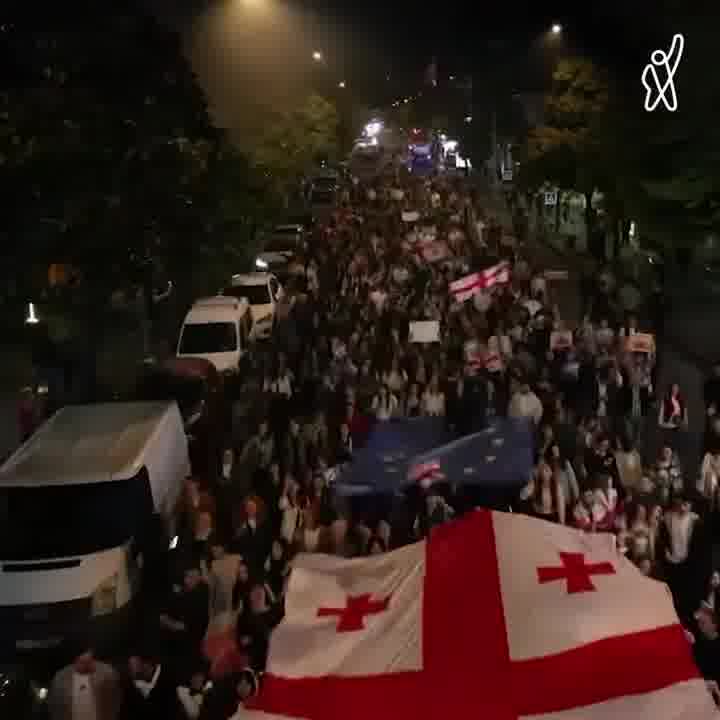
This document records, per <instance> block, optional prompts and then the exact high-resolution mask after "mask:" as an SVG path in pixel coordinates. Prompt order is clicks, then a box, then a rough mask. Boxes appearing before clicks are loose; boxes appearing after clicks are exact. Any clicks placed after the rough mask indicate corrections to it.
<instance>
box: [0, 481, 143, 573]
mask: <svg viewBox="0 0 720 720" xmlns="http://www.w3.org/2000/svg"><path fill="white" fill-rule="evenodd" d="M152 511H153V510H152V496H151V495H150V486H149V483H148V481H147V474H146V473H145V472H144V471H143V472H141V473H139V474H138V475H137V476H135V477H134V478H131V479H129V480H120V481H111V482H102V483H90V484H82V485H54V486H44V487H11V488H7V487H5V488H0V561H7V560H11V561H13V560H14V561H28V560H47V559H53V558H61V557H75V556H78V555H88V554H90V553H94V552H100V551H102V550H110V549H111V548H116V547H120V546H121V545H123V544H124V543H126V542H127V541H128V540H130V538H132V537H133V536H135V535H136V534H137V533H138V531H139V530H140V529H141V526H140V522H141V520H142V519H143V518H145V517H150V516H151V515H152Z"/></svg>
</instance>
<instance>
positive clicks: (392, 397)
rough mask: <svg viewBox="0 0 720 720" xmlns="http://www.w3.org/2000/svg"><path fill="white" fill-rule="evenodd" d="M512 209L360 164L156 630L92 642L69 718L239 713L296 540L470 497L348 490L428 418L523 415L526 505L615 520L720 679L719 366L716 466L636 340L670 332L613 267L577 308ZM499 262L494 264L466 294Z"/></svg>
mask: <svg viewBox="0 0 720 720" xmlns="http://www.w3.org/2000/svg"><path fill="white" fill-rule="evenodd" d="M515 219H516V222H515V224H514V228H512V227H508V226H507V225H505V226H504V225H503V224H502V223H501V222H500V221H499V220H498V218H497V217H493V215H492V213H490V212H488V211H487V209H486V207H485V206H484V202H483V198H482V196H480V195H479V194H478V193H477V191H476V190H475V189H474V188H472V187H471V186H470V185H468V184H467V182H466V180H464V179H458V178H451V177H445V176H443V177H439V178H432V179H428V180H422V179H417V178H412V177H404V178H401V177H398V176H397V175H395V176H390V177H388V178H386V179H384V180H382V181H379V180H378V181H373V182H371V183H361V182H357V181H353V182H349V183H347V185H346V186H345V187H344V188H343V189H342V191H341V198H340V202H339V206H338V208H337V210H336V211H335V212H334V213H333V215H332V217H330V218H328V220H327V222H324V223H322V224H318V225H317V227H315V229H314V230H313V232H312V233H311V234H309V235H308V236H307V237H306V239H305V242H304V245H303V247H299V248H298V249H297V256H296V258H295V260H294V262H293V264H292V267H291V268H290V277H289V278H288V279H287V281H286V283H285V296H284V300H283V301H282V303H280V305H279V306H278V309H277V313H278V316H277V320H276V325H275V330H274V334H273V338H272V340H271V341H270V342H269V343H268V344H267V345H263V346H262V347H258V348H257V350H256V352H255V353H254V355H253V358H252V365H253V369H252V372H251V373H250V374H249V375H248V376H247V377H246V378H245V383H244V387H243V397H244V402H242V403H239V404H238V406H239V407H242V408H244V409H243V411H242V413H241V415H242V416H241V417H238V418H236V420H238V422H236V423H235V429H234V436H233V437H234V443H233V444H234V447H233V448H232V449H231V450H230V451H228V453H226V458H225V459H226V462H225V465H224V467H225V469H224V471H223V473H222V476H221V477H219V478H192V479H190V480H188V483H187V493H186V508H185V522H184V526H183V531H182V532H181V534H180V538H179V542H178V547H177V548H176V555H175V557H176V565H177V567H176V568H175V572H174V573H173V575H172V576H171V578H170V579H169V581H168V582H167V584H166V585H167V587H168V589H169V591H168V592H167V593H165V594H160V595H159V597H161V598H162V599H161V600H160V601H159V602H158V603H157V604H155V605H153V606H152V609H151V611H148V612H146V615H145V617H144V618H143V622H142V628H143V630H142V633H141V636H142V640H143V642H140V643H137V647H136V648H135V651H134V653H133V654H132V656H131V657H130V659H129V661H128V663H127V664H126V665H125V666H124V667H123V668H122V672H120V674H117V673H116V671H115V670H113V669H112V668H109V666H105V665H103V664H102V663H100V662H99V661H97V660H95V658H94V657H93V656H92V653H90V652H85V653H84V654H83V655H81V656H79V657H78V659H77V660H76V662H75V665H74V667H73V669H72V672H70V673H69V671H68V670H64V671H62V672H61V673H60V674H59V675H58V676H57V677H56V679H55V681H54V683H53V685H52V687H51V688H50V694H49V702H50V708H51V710H52V711H53V717H57V718H67V717H72V718H86V717H93V718H103V720H104V719H105V718H115V717H118V715H117V714H114V713H115V711H114V710H112V708H123V707H124V708H125V709H126V710H125V711H124V712H126V714H127V717H131V718H133V719H135V718H138V719H141V718H145V717H147V718H166V719H167V720H172V719H174V718H190V719H192V720H194V719H195V718H205V719H206V720H226V719H227V718H230V717H240V716H241V714H242V707H243V702H244V701H245V700H246V699H247V698H248V697H249V696H250V695H252V694H253V693H254V692H255V690H256V689H257V687H258V683H259V682H261V676H262V672H263V669H264V667H265V662H266V659H267V653H268V640H269V636H270V633H271V632H272V629H273V628H274V627H275V626H276V625H277V624H278V623H279V622H280V620H281V618H282V616H283V597H284V594H285V591H286V586H287V580H288V577H289V574H290V562H291V560H292V557H293V555H294V554H295V553H297V552H301V551H309V552H327V553H336V554H340V555H343V556H348V557H351V556H352V557H355V556H363V555H371V554H375V553H382V552H385V551H386V550H388V549H390V548H393V547H397V546H399V545H402V544H404V543H408V542H412V541H414V540H417V539H420V538H422V537H425V536H427V534H428V533H430V532H431V531H432V528H433V527H434V526H435V525H437V524H438V523H442V522H445V521H447V520H448V519H450V518H452V517H453V516H455V515H457V514H458V513H461V512H463V511H464V510H465V509H467V508H466V507H465V506H464V505H463V501H462V499H461V497H460V495H459V494H458V492H457V486H456V485H455V484H454V483H452V484H445V483H443V484H436V485H430V486H429V487H427V488H423V489H422V491H421V492H420V493H419V494H416V495H415V496H414V497H413V501H412V502H410V501H408V503H406V504H405V506H404V508H403V511H402V512H398V511H397V508H396V507H391V506H390V505H389V504H388V503H386V502H384V501H382V500H381V499H379V498H378V499H377V501H372V500H371V501H365V502H362V503H353V502H352V501H350V502H348V501H343V500H342V499H341V498H338V497H336V495H335V493H334V491H333V482H332V478H333V469H334V468H337V467H338V466H341V465H343V464H345V463H351V462H352V460H353V456H354V455H355V454H356V453H357V452H359V451H361V449H362V447H363V444H364V442H365V440H366V438H367V436H368V433H369V432H370V430H371V428H372V427H373V425H374V424H375V423H383V422H387V421H390V420H392V419H393V418H401V417H417V416H440V417H444V418H445V419H446V422H447V425H448V427H449V428H451V429H453V430H454V431H455V432H457V433H458V434H460V435H465V434H469V433H472V432H475V431H477V430H480V429H482V428H483V427H485V425H486V424H487V422H488V421H489V420H490V419H491V418H493V417H498V416H505V415H509V416H511V417H521V418H526V419H527V421H528V422H529V423H531V424H532V426H533V427H534V431H535V433H536V438H537V442H536V464H535V467H534V470H533V472H532V475H531V477H529V478H528V483H527V485H526V487H525V488H524V489H523V490H522V492H521V493H520V495H519V496H518V497H516V498H514V499H513V501H512V509H513V511H515V512H525V513H529V514H532V515H534V516H537V517H539V518H543V519H546V520H549V521H552V522H557V523H562V524H565V525H569V526H574V527H576V528H579V529H581V530H583V531H586V532H610V533H614V534H615V535H616V538H617V547H618V552H619V553H623V554H625V555H626V556H627V557H628V558H629V559H630V560H632V562H634V563H636V564H637V566H638V568H639V569H640V571H641V572H643V573H644V574H646V575H648V576H650V577H654V578H658V579H661V580H663V581H665V582H667V583H668V585H669V587H670V589H671V591H672V593H673V597H674V600H675V603H676V606H677V609H678V613H679V616H680V618H681V619H682V622H683V623H684V625H685V627H686V628H687V630H688V637H689V639H691V640H692V642H693V643H694V647H695V653H696V658H697V661H698V664H699V666H700V668H701V670H702V672H703V673H704V674H705V676H706V677H708V678H709V679H717V678H718V676H720V665H718V659H720V653H719V652H718V626H717V622H716V615H715V611H716V594H717V593H718V588H720V575H718V574H717V573H715V572H713V565H712V547H713V542H714V537H713V518H714V514H715V513H716V511H717V509H718V477H719V473H720V419H719V418H720V371H717V372H716V374H715V376H714V377H713V378H711V379H710V380H709V381H708V384H707V386H706V401H707V415H708V431H707V437H706V440H705V446H706V451H707V452H706V454H705V457H704V460H703V463H702V467H701V468H687V467H682V465H681V462H680V460H679V457H680V455H679V453H678V449H679V447H681V446H682V442H683V434H684V433H686V432H687V425H688V408H687V404H686V402H685V400H684V398H683V393H682V389H681V388H679V387H678V386H676V385H672V386H670V387H669V388H668V389H667V391H663V392H662V393H659V392H658V389H657V387H656V377H655V375H656V373H655V364H656V357H655V348H654V346H652V345H647V344H645V345H642V344H638V345H637V346H636V345H633V343H632V342H631V341H630V339H631V338H633V337H634V336H635V335H641V334H642V335H643V338H645V333H648V332H652V328H651V327H643V326H642V321H641V319H639V318H638V317H637V316H634V315H626V314H623V313H622V310H621V309H620V308H619V306H618V304H617V303H616V297H615V288H614V284H613V282H612V275H611V274H610V273H605V274H599V276H598V282H597V287H596V288H595V291H594V293H593V296H592V298H591V302H590V303H589V304H588V307H586V308H584V309H583V312H581V313H580V314H579V319H577V318H573V317H572V316H573V315H574V314H576V313H574V312H573V310H572V309H568V308H562V307H559V306H558V303H557V298H556V296H557V293H556V283H558V282H560V283H562V282H565V283H567V282H572V276H571V277H570V278H569V279H567V278H566V279H561V280H556V279H553V278H552V276H551V275H550V274H548V273H546V272H545V271H546V270H547V268H543V267H539V266H538V263H537V261H535V260H534V256H533V253H532V245H531V243H529V242H528V239H527V238H526V237H525V234H526V230H525V228H526V227H527V224H526V223H525V222H523V219H522V214H521V211H519V215H518V216H517V217H516V218H515ZM483 271H489V272H486V273H485V274H483V275H482V277H484V278H488V277H492V278H494V279H493V281H492V282H484V283H480V284H479V286H477V287H475V288H474V289H473V290H472V292H471V293H470V294H466V295H464V296H463V295H460V294H458V293H456V292H454V291H453V287H454V286H453V287H451V284H452V283H453V282H455V281H457V280H459V279H462V278H465V277H467V276H468V275H471V274H473V273H482V272H483ZM417 321H437V322H438V323H439V325H438V327H439V329H440V332H439V336H437V337H434V338H432V339H431V341H428V342H416V341H415V340H416V338H414V337H413V336H412V333H411V332H410V327H411V324H412V323H414V322H417ZM641 331H642V332H641ZM425 339H426V340H427V338H425ZM645 339H646V338H645ZM653 439H658V440H657V441H655V440H653ZM648 448H653V449H652V450H650V451H649V450H648ZM164 587H165V586H163V588H164ZM718 602H720V596H718ZM96 675H98V676H102V682H97V683H96V684H91V687H95V688H100V687H102V690H101V691H100V690H96V691H95V694H96V697H97V698H98V702H96V706H97V707H100V705H102V707H103V708H104V710H103V714H100V713H99V712H98V713H97V714H93V715H90V714H83V712H84V711H83V707H82V705H81V700H79V699H78V698H82V694H81V693H80V692H79V690H78V688H79V687H80V686H81V685H82V683H83V682H85V683H86V684H87V683H88V682H89V681H88V680H87V678H88V677H92V678H95V676H96ZM78 678H79V680H78ZM83 678H85V681H83ZM93 682H94V681H93ZM120 696H123V702H120ZM100 698H102V703H100ZM69 711H70V714H68V712H69Z"/></svg>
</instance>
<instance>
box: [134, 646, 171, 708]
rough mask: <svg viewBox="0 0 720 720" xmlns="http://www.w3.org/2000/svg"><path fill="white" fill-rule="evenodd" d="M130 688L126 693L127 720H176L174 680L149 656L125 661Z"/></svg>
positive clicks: (138, 656)
mask: <svg viewBox="0 0 720 720" xmlns="http://www.w3.org/2000/svg"><path fill="white" fill-rule="evenodd" d="M128 670H129V673H130V680H131V682H132V687H131V689H130V692H129V693H128V702H127V718H128V720H160V718H162V720H180V719H181V718H183V714H182V713H183V711H182V706H181V704H180V700H179V699H178V696H177V686H178V683H177V681H176V678H175V676H174V675H173V674H172V673H171V672H170V671H169V669H168V668H167V667H166V666H165V665H164V664H163V663H160V662H159V660H158V659H157V657H156V656H155V655H154V654H151V653H142V654H140V655H132V656H130V658H129V659H128Z"/></svg>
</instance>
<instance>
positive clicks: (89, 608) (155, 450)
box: [0, 403, 190, 658]
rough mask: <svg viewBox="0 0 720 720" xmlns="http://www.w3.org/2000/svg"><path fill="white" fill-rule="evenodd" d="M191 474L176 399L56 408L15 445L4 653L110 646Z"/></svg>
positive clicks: (1, 593) (2, 493)
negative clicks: (79, 645)
mask: <svg viewBox="0 0 720 720" xmlns="http://www.w3.org/2000/svg"><path fill="white" fill-rule="evenodd" d="M189 472H190V464H189V459H188V447H187V439H186V437H185V431H184V429H183V421H182V418H181V416H180V411H179V410H178V406H177V404H176V403H105V404H97V405H77V406H68V407H64V408H63V409H61V410H59V411H58V412H57V413H55V415H53V416H52V417H51V418H50V419H49V420H47V421H46V422H45V423H44V424H43V425H42V426H41V427H40V428H39V429H38V430H37V432H36V433H35V434H34V435H33V436H32V437H31V438H30V439H29V440H28V441H27V442H26V443H25V444H23V445H22V446H21V447H20V448H18V450H16V451H15V453H13V454H12V455H11V456H10V458H9V459H8V460H7V461H6V462H5V463H4V464H3V465H2V466H1V467H0V650H1V651H2V652H1V654H2V656H3V657H5V656H8V655H9V656H10V657H13V658H16V657H18V656H19V655H23V654H27V653H31V654H33V655H40V654H42V653H43V652H45V651H47V652H51V653H58V652H61V649H62V648H64V647H67V649H72V647H73V643H75V642H76V641H77V638H84V642H92V643H93V645H94V646H95V647H96V648H98V649H100V650H101V651H102V650H103V649H106V648H107V649H109V648H112V647H114V646H116V645H117V643H118V639H119V638H122V637H123V633H124V632H125V631H126V629H127V626H128V623H131V621H132V614H133V610H134V609H135V608H136V600H137V599H138V595H139V590H140V585H141V579H142V577H143V573H144V570H143V568H144V566H145V567H146V572H149V571H150V568H151V566H152V565H153V563H154V562H156V560H157V558H158V557H161V556H162V552H163V551H164V550H166V549H167V538H168V537H170V536H172V535H174V533H175V531H176V517H177V513H178V512H179V509H180V506H181V499H182V497H183V487H184V481H185V478H186V477H187V476H188V474H189ZM159 529H160V531H159ZM162 544H164V547H161V545H162Z"/></svg>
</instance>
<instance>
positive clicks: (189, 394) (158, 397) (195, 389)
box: [135, 371, 206, 420]
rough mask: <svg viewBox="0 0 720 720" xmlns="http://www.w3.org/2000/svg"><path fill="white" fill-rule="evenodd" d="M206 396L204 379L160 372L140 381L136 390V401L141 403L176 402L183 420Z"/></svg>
mask: <svg viewBox="0 0 720 720" xmlns="http://www.w3.org/2000/svg"><path fill="white" fill-rule="evenodd" d="M205 394H206V391H205V380H203V378H200V377H186V376H183V375H176V374H175V373H171V372H167V371H160V372H157V373H151V374H148V375H145V376H144V377H142V378H141V379H140V381H139V382H138V384H137V387H136V390H135V399H136V400H138V401H140V402H156V401H172V400H174V401H175V402H176V403H177V404H178V407H179V408H180V413H181V415H182V416H183V419H185V420H187V418H188V417H189V416H190V415H191V414H192V413H193V412H195V410H196V408H197V407H198V406H199V405H200V403H201V402H202V400H203V398H204V397H205Z"/></svg>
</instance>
